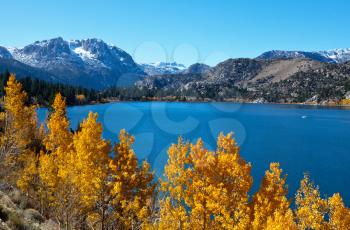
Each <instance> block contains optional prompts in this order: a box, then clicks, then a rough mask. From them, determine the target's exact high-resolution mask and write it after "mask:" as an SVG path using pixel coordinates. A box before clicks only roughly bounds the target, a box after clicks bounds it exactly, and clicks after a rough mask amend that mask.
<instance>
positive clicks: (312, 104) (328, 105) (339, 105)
mask: <svg viewBox="0 0 350 230" xmlns="http://www.w3.org/2000/svg"><path fill="white" fill-rule="evenodd" d="M116 102H183V103H237V104H257V105H299V106H314V107H329V108H337V107H338V108H349V109H350V104H336V103H329V104H325V103H302V102H301V103H281V102H254V101H246V100H233V99H228V100H212V99H209V98H205V99H203V100H176V99H169V98H143V99H141V100H133V99H129V100H120V99H117V98H107V99H104V100H102V101H92V102H89V103H82V104H75V105H68V107H74V106H85V105H99V104H108V103H116ZM40 107H46V106H40Z"/></svg>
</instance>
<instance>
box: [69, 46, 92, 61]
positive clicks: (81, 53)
mask: <svg viewBox="0 0 350 230" xmlns="http://www.w3.org/2000/svg"><path fill="white" fill-rule="evenodd" d="M73 52H74V53H76V54H77V55H78V56H79V57H81V58H82V59H83V60H86V59H94V58H95V55H94V54H92V53H91V52H90V51H87V50H85V49H83V47H76V48H74V49H73Z"/></svg>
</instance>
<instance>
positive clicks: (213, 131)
mask: <svg viewBox="0 0 350 230" xmlns="http://www.w3.org/2000/svg"><path fill="white" fill-rule="evenodd" d="M89 111H93V112H98V114H99V121H100V122H102V124H103V127H104V133H103V136H104V138H107V139H110V140H111V141H117V137H118V133H119V130H120V129H126V130H127V131H129V132H130V133H131V134H133V135H134V136H135V138H136V142H135V145H134V147H135V152H136V154H137V156H138V157H139V159H147V160H148V161H149V162H150V163H151V166H152V168H153V170H154V171H155V173H156V175H157V176H159V177H161V176H162V172H163V168H164V165H165V164H166V161H167V154H166V150H167V148H168V147H169V145H170V144H171V143H174V142H177V139H178V136H179V135H181V136H182V137H183V138H184V139H185V140H189V141H193V142H194V141H195V140H196V139H197V138H199V137H201V138H202V139H203V141H204V143H205V144H206V146H207V147H208V148H209V149H215V143H216V137H217V136H218V134H219V133H220V132H221V131H222V132H224V133H228V132H234V133H235V138H236V140H237V142H238V144H239V145H240V147H241V155H242V156H243V158H244V159H246V160H247V161H249V162H251V164H252V175H253V177H254V185H253V189H252V191H256V190H257V188H258V187H259V184H260V181H261V179H262V177H263V176H264V172H265V170H267V169H268V168H269V163H270V162H280V164H281V167H282V169H283V170H284V172H285V173H287V174H288V178H287V182H288V185H289V196H294V194H295V191H296V190H297V188H298V187H299V181H300V180H301V179H302V177H303V173H304V172H308V173H310V175H311V179H312V180H313V181H314V182H315V184H317V185H319V186H320V190H321V193H322V194H323V195H326V196H331V195H332V194H333V193H335V192H340V194H341V195H342V197H343V198H344V201H345V203H346V204H347V205H348V206H349V205H350V110H346V109H344V108H343V109H342V108H334V107H333V108H330V107H316V106H298V105H265V104H235V103H180V102H117V103H109V104H99V105H86V106H74V107H70V108H68V116H69V118H70V119H71V127H72V128H73V129H76V128H77V127H78V124H79V122H81V121H82V119H83V118H85V117H86V116H87V114H88V112H89ZM38 114H39V119H40V120H41V121H43V120H44V119H45V117H46V116H47V110H46V109H39V110H38Z"/></svg>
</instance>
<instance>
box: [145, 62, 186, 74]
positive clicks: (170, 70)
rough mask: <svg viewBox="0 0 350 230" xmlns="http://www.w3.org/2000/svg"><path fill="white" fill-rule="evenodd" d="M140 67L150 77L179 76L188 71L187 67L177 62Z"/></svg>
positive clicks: (149, 64)
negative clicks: (178, 74)
mask: <svg viewBox="0 0 350 230" xmlns="http://www.w3.org/2000/svg"><path fill="white" fill-rule="evenodd" d="M140 67H141V68H142V69H143V71H145V72H146V73H147V74H148V75H161V74H177V73H180V72H182V71H184V70H185V69H186V66H185V65H183V64H179V63H176V62H154V63H148V64H146V63H143V64H140Z"/></svg>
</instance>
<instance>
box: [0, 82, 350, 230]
mask: <svg viewBox="0 0 350 230" xmlns="http://www.w3.org/2000/svg"><path fill="white" fill-rule="evenodd" d="M5 91H6V96H5V98H4V108H5V112H4V113H0V123H1V125H2V127H3V133H1V139H0V144H1V156H3V155H4V154H5V155H6V156H7V157H6V159H5V160H4V161H2V163H5V164H3V165H6V166H7V167H10V168H11V169H12V168H13V169H14V170H11V171H13V173H14V175H16V182H17V183H16V184H17V186H18V187H19V188H20V189H21V190H22V191H24V192H25V193H26V194H27V195H28V196H29V197H31V198H32V199H33V200H35V201H38V203H40V205H38V206H40V208H41V209H40V210H41V211H42V212H43V213H44V214H45V216H48V217H50V218H54V219H55V220H56V221H58V222H59V223H60V226H61V227H62V228H65V229H86V228H89V229H102V230H105V229H271V230H294V229H336V230H338V229H339V230H340V229H350V210H349V209H348V208H346V207H345V205H344V203H343V200H342V198H341V197H340V195H339V194H334V195H333V196H332V197H330V198H329V199H328V200H324V199H322V198H321V196H320V192H319V189H318V187H316V186H314V185H313V183H311V182H310V180H309V176H308V175H305V176H304V179H303V180H302V181H301V183H300V188H299V190H298V191H297V194H296V196H295V204H296V210H295V211H294V212H293V211H292V210H291V208H290V201H288V199H287V192H288V191H287V185H286V176H285V175H283V171H282V169H280V165H279V163H271V164H270V169H269V170H267V171H266V172H265V177H264V179H263V181H262V183H261V186H260V188H259V190H258V192H257V193H256V194H254V195H253V197H252V199H249V195H248V193H249V190H250V188H251V186H252V183H253V179H252V176H251V165H250V164H249V163H247V162H246V161H245V160H244V159H242V158H241V156H240V154H239V147H238V146H237V144H236V142H235V140H234V139H233V138H232V134H228V135H226V136H225V135H223V134H220V135H219V137H218V140H217V148H216V150H215V151H210V150H208V149H206V148H205V147H204V144H203V141H202V140H201V139H199V140H198V141H197V142H196V143H195V144H189V143H184V141H183V140H182V138H179V140H178V143H177V144H173V145H171V146H170V148H169V149H168V156H169V159H168V162H167V164H166V166H165V168H164V176H165V178H164V180H160V187H159V189H160V190H161V191H160V195H161V196H160V198H161V199H160V201H159V203H156V198H157V193H156V185H157V184H156V183H155V182H154V175H153V173H152V172H151V169H150V165H149V164H148V163H147V162H146V161H144V162H143V163H142V164H139V162H138V159H137V157H136V154H135V152H134V150H133V148H132V145H133V143H134V137H133V136H131V135H129V134H128V133H127V132H126V131H125V130H122V131H120V134H119V142H118V143H117V144H115V145H114V148H113V149H112V147H111V144H110V142H109V141H106V140H104V139H103V138H102V131H103V130H102V125H101V124H100V123H98V122H97V114H93V113H91V112H90V113H89V115H88V117H87V118H86V119H85V120H84V121H83V122H82V123H81V125H80V129H79V131H78V132H76V133H74V134H72V133H71V132H70V130H69V125H70V124H69V120H68V118H67V116H66V104H65V100H64V98H63V97H62V96H61V94H57V95H56V97H55V100H54V103H53V105H52V108H53V112H52V113H51V115H50V116H49V119H48V120H47V127H48V131H47V132H46V131H45V129H44V125H41V126H40V128H38V127H37V118H36V113H35V107H34V106H27V105H26V103H25V102H26V99H27V95H26V93H25V92H24V91H23V90H22V86H21V84H20V83H19V82H17V81H16V79H15V76H14V75H11V76H10V79H9V81H8V83H7V87H6V88H5ZM43 146H44V147H43ZM1 160H2V159H1ZM155 203H156V204H155ZM157 204H158V205H159V212H157V213H156V208H155V207H157ZM155 213H156V214H155ZM156 217H157V218H156ZM326 217H329V218H326Z"/></svg>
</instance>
